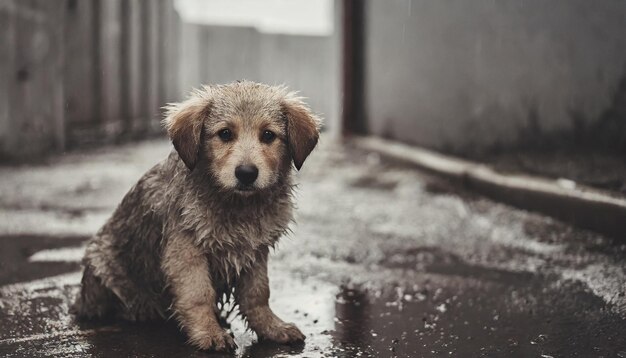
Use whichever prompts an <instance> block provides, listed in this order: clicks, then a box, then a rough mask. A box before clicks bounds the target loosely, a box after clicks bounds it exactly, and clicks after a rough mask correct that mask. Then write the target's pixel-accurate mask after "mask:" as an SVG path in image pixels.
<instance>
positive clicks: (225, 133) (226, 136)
mask: <svg viewBox="0 0 626 358" xmlns="http://www.w3.org/2000/svg"><path fill="white" fill-rule="evenodd" d="M217 135H218V136H219V137H220V139H221V140H223V141H224V142H228V141H229V140H231V139H233V132H231V130H230V129H228V128H226V129H222V130H221V131H219V132H217Z"/></svg>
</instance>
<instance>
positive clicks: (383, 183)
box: [348, 176, 398, 190]
mask: <svg viewBox="0 0 626 358" xmlns="http://www.w3.org/2000/svg"><path fill="white" fill-rule="evenodd" d="M348 185H350V186H351V187H353V188H360V189H373V190H393V189H395V188H396V186H398V182H397V181H394V180H391V179H383V178H380V177H377V176H362V177H359V178H357V179H355V180H352V181H351V182H350V183H349V184H348Z"/></svg>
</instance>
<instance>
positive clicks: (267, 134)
mask: <svg viewBox="0 0 626 358" xmlns="http://www.w3.org/2000/svg"><path fill="white" fill-rule="evenodd" d="M274 138H276V134H274V132H272V131H263V134H261V141H263V142H264V143H271V142H272V141H273V140H274Z"/></svg>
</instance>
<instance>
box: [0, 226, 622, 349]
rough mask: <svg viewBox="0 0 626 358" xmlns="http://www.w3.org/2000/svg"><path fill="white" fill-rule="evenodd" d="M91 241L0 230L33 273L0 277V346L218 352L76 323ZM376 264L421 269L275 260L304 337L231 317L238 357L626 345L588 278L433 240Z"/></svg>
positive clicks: (157, 326)
mask: <svg viewBox="0 0 626 358" xmlns="http://www.w3.org/2000/svg"><path fill="white" fill-rule="evenodd" d="M85 239H86V238H85V237H65V238H50V237H43V236H42V237H37V236H22V237H12V238H11V239H8V238H6V237H3V238H2V239H1V240H3V241H2V245H3V250H2V251H1V253H0V255H2V258H3V259H10V260H12V261H2V262H3V264H4V265H5V266H4V267H9V268H11V267H13V266H10V265H14V266H15V268H17V269H15V270H14V271H16V270H17V271H21V272H23V273H22V274H21V275H22V276H19V277H20V279H19V280H18V279H16V278H13V276H11V275H9V274H8V273H6V271H1V272H0V274H1V275H0V277H2V278H3V279H4V280H5V281H6V282H17V281H26V280H29V281H28V282H22V283H13V284H9V285H4V286H3V287H0V322H2V323H3V324H2V327H0V356H6V357H39V356H51V355H52V356H81V357H82V356H84V357H109V356H151V357H204V356H220V355H215V354H207V353H205V352H198V351H196V350H194V349H193V348H192V347H190V346H188V345H187V344H186V342H185V340H186V337H185V336H184V335H183V334H182V333H180V332H179V330H178V328H177V327H176V325H175V324H174V323H173V322H152V323H145V324H129V323H124V322H103V323H90V324H78V323H77V322H75V321H74V319H73V317H72V316H71V315H69V313H68V309H69V306H70V304H71V302H72V301H73V298H74V297H75V295H76V293H77V291H78V284H79V281H80V273H79V271H78V263H77V262H76V261H75V259H76V258H77V257H78V256H79V255H78V254H79V249H78V245H80V244H81V243H82V242H83V241H84V240H85ZM29 258H30V259H29ZM63 260H66V262H63ZM6 262H9V265H7V264H6ZM378 264H379V265H380V269H379V270H380V271H381V272H382V270H383V268H384V269H386V270H397V271H394V272H400V271H408V272H419V275H417V276H415V277H414V281H409V282H405V283H403V284H402V285H399V284H397V283H394V282H393V281H391V280H389V281H385V280H384V279H380V278H378V279H377V280H379V282H378V285H375V286H373V285H369V284H365V283H364V284H363V285H349V284H346V285H338V284H333V283H331V282H330V281H328V282H327V281H325V280H322V279H320V278H314V277H317V276H315V275H314V274H311V275H310V276H309V275H307V276H306V277H301V276H298V277H296V276H294V275H293V274H292V273H291V271H292V270H291V269H292V265H293V262H290V261H289V260H282V261H280V262H277V263H276V264H275V265H274V266H270V277H271V286H272V296H271V302H270V304H271V306H272V308H273V309H274V311H275V312H276V313H277V314H278V315H279V316H280V317H281V318H283V319H284V320H286V321H288V322H294V323H296V325H298V327H300V329H301V330H302V331H303V332H304V333H305V335H306V336H307V339H306V343H305V344H304V345H300V346H293V347H291V346H281V345H277V344H273V343H269V342H258V341H257V339H256V336H255V335H254V334H253V333H252V332H250V331H247V330H246V327H245V324H244V323H243V322H242V320H241V319H239V318H234V319H233V320H231V321H230V327H231V330H232V332H233V334H234V336H235V340H236V342H237V344H238V346H239V347H240V348H239V349H238V350H237V352H236V354H235V356H237V357H260V358H263V357H346V358H348V357H422V356H453V357H457V356H484V357H541V356H544V357H550V356H552V357H576V356H579V357H590V356H594V357H595V356H609V357H610V356H616V355H619V354H620V352H623V351H624V347H626V328H625V327H626V320H624V319H622V318H620V316H619V315H615V314H613V313H612V312H611V311H610V309H609V307H608V306H607V304H606V303H604V301H602V300H601V299H600V298H598V297H597V296H595V295H594V294H592V293H591V292H589V290H588V289H587V288H586V287H584V286H583V285H582V284H580V283H575V282H573V281H572V282H560V281H558V280H557V279H555V278H554V277H551V276H549V275H542V274H541V273H532V274H531V273H528V272H514V271H507V270H504V269H493V268H486V267H481V266H475V265H472V264H470V263H467V262H465V261H464V260H463V258H461V257H459V256H457V255H454V254H452V253H449V252H446V251H445V250H441V249H439V248H437V247H420V248H407V249H405V250H402V251H397V252H389V253H388V255H385V257H384V259H381V260H380V261H378ZM46 265H47V266H46ZM2 275H4V276H2ZM53 275H56V276H53ZM48 276H52V277H48ZM42 277H46V278H42ZM372 277H374V276H372ZM12 279H13V280H15V281H11V280H12ZM372 280H374V279H372ZM370 283H372V282H370ZM371 287H379V289H373V288H371ZM224 356H226V355H224Z"/></svg>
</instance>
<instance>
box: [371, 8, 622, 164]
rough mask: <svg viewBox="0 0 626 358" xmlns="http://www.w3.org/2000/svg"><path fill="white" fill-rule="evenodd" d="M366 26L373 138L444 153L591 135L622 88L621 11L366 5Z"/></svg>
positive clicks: (605, 9) (608, 9) (616, 9)
mask: <svg viewBox="0 0 626 358" xmlns="http://www.w3.org/2000/svg"><path fill="white" fill-rule="evenodd" d="M365 21H366V24H365V28H366V34H365V44H364V45H365V53H366V68H365V75H366V94H365V96H366V101H365V108H366V113H367V116H368V126H369V130H370V132H372V133H374V134H378V135H384V136H388V137H392V138H396V139H400V140H403V141H407V142H411V143H416V144H420V145H424V146H428V147H432V148H436V149H441V150H447V151H451V152H467V151H474V152H480V151H482V150H485V149H489V148H492V147H493V146H494V145H497V146H501V147H502V146H503V147H506V146H513V145H516V144H519V143H520V142H523V141H526V140H528V136H529V135H530V136H535V135H537V136H542V135H546V134H549V133H555V132H557V133H558V132H567V131H571V130H573V129H574V127H575V126H576V125H577V124H576V122H577V121H578V122H580V121H583V122H587V123H583V124H586V125H589V124H590V122H593V121H597V120H598V118H599V117H600V116H601V115H602V113H603V112H604V111H605V110H606V109H607V107H609V106H611V99H612V96H613V94H614V93H615V91H616V88H617V87H618V84H619V81H620V79H622V78H623V77H624V76H626V2H625V1H621V0H597V1H587V0H553V1H542V0H524V1H520V0H502V1H493V0H476V1H458V0H439V1H430V0H413V1H411V0H388V1H376V0H370V1H367V3H366V8H365ZM578 125H580V123H578Z"/></svg>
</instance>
